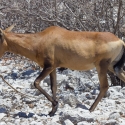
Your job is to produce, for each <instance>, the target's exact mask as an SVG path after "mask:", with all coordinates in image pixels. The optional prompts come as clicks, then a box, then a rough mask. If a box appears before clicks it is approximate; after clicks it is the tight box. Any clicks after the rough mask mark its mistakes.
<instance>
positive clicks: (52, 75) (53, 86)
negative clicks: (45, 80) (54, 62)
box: [49, 69, 58, 116]
mask: <svg viewBox="0 0 125 125" xmlns="http://www.w3.org/2000/svg"><path fill="white" fill-rule="evenodd" d="M50 81H51V90H52V95H53V99H54V100H55V101H56V91H57V83H56V69H55V70H53V71H52V72H51V73H50ZM57 108H58V104H57V105H56V106H55V105H52V111H51V112H50V113H49V115H50V116H53V115H54V114H55V112H56V111H57Z"/></svg>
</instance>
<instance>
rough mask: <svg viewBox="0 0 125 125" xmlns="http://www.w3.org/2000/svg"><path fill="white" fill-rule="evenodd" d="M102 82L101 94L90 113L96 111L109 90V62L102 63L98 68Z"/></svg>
mask: <svg viewBox="0 0 125 125" xmlns="http://www.w3.org/2000/svg"><path fill="white" fill-rule="evenodd" d="M96 69H97V72H98V77H99V82H100V93H99V95H98V97H97V99H96V100H95V102H94V103H93V105H92V106H91V108H90V109H89V110H90V112H92V111H94V109H95V108H96V106H97V104H98V103H99V102H100V100H101V99H102V98H103V97H104V95H105V93H106V91H107V90H108V80H107V69H108V62H107V61H101V62H100V64H99V66H97V67H96Z"/></svg>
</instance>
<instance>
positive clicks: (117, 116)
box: [109, 112, 120, 120]
mask: <svg viewBox="0 0 125 125" xmlns="http://www.w3.org/2000/svg"><path fill="white" fill-rule="evenodd" d="M119 117H120V114H119V113H118V112H113V113H111V114H110V115H109V119H114V120H117V119H118V118H119Z"/></svg>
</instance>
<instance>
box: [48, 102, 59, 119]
mask: <svg viewBox="0 0 125 125" xmlns="http://www.w3.org/2000/svg"><path fill="white" fill-rule="evenodd" d="M57 109H58V102H57V101H56V105H52V111H51V112H50V113H49V116H50V117H52V116H54V114H55V112H56V111H57Z"/></svg>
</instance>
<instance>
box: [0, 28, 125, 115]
mask: <svg viewBox="0 0 125 125" xmlns="http://www.w3.org/2000/svg"><path fill="white" fill-rule="evenodd" d="M12 28H13V26H11V27H9V28H7V29H5V30H2V29H0V56H2V55H3V54H4V53H5V52H6V51H10V52H13V53H16V54H20V55H23V56H25V57H27V58H29V59H31V60H33V61H35V62H36V63H38V64H39V66H41V67H42V68H43V70H42V72H41V73H40V75H39V76H38V77H37V78H36V80H35V81H34V85H35V87H36V88H37V89H38V90H39V91H40V92H41V93H42V94H44V95H45V97H46V98H47V99H48V100H49V101H50V102H51V103H52V111H51V112H50V113H49V115H50V116H53V115H54V114H55V112H56V111H57V105H58V102H57V100H56V90H57V85H56V68H57V67H65V68H70V69H73V70H83V71H85V70H90V69H92V68H94V67H96V69H97V72H98V77H99V81H100V93H99V95H98V97H97V99H96V100H95V102H94V103H93V105H92V106H91V108H90V111H93V110H94V109H95V108H96V106H97V104H98V103H99V101H100V100H101V99H102V97H103V96H104V95H105V93H106V91H107V90H108V81H107V71H108V70H110V71H111V72H113V73H115V74H116V75H117V76H118V77H119V78H120V79H121V80H122V81H124V82H125V72H124V71H123V69H122V67H123V64H124V61H125V54H124V48H125V44H124V42H123V41H122V40H120V39H119V38H118V37H116V36H115V35H113V34H112V33H109V32H78V31H69V30H66V29H64V28H61V27H57V26H51V27H49V28H47V29H45V30H43V31H42V32H38V33H33V34H18V33H11V32H10V31H11V29H12ZM47 75H50V81H51V90H52V94H53V96H52V97H51V96H50V95H49V94H48V93H47V92H45V91H44V90H43V89H42V88H41V87H40V85H39V84H40V82H41V80H43V79H44V78H45V77H46V76H47Z"/></svg>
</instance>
